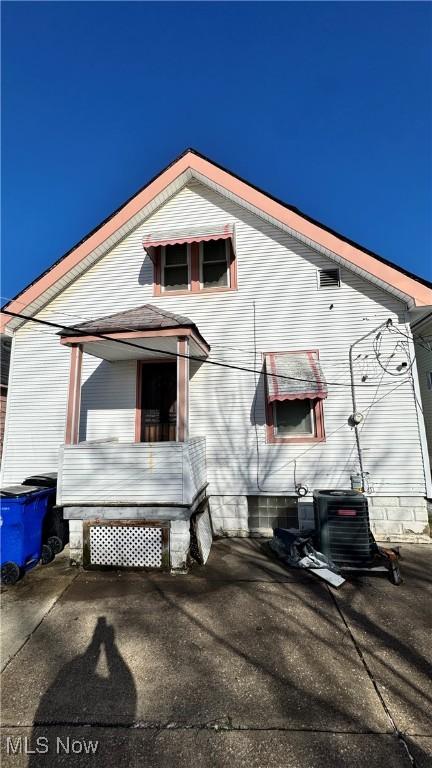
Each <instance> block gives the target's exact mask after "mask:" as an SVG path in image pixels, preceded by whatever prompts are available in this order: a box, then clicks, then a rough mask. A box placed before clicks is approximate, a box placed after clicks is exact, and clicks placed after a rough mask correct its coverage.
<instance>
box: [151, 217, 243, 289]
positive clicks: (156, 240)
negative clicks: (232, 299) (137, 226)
mask: <svg viewBox="0 0 432 768" xmlns="http://www.w3.org/2000/svg"><path fill="white" fill-rule="evenodd" d="M144 248H145V249H146V250H147V252H148V253H149V256H150V258H151V260H152V262H153V275H154V281H153V295H154V296H169V295H178V294H183V293H184V294H186V293H201V292H202V293H212V292H215V291H232V290H236V288H237V265H236V257H235V250H234V226H233V225H230V224H227V225H224V226H219V227H214V228H207V229H205V228H204V229H202V228H200V229H199V230H197V229H192V228H191V229H189V230H186V231H185V230H182V231H178V230H177V231H170V232H166V231H165V232H158V233H155V234H153V235H148V236H147V237H146V238H145V239H144Z"/></svg>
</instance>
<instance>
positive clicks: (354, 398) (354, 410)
mask: <svg viewBox="0 0 432 768" xmlns="http://www.w3.org/2000/svg"><path fill="white" fill-rule="evenodd" d="M389 325H392V320H391V319H390V318H389V319H388V320H386V321H385V323H381V325H378V326H377V327H376V328H374V329H373V330H372V331H369V332H368V333H365V335H364V336H362V337H361V338H360V339H357V341H354V343H353V344H351V346H350V349H349V366H350V377H351V397H352V405H353V415H354V414H355V413H356V412H357V398H356V391H355V383H354V367H353V350H354V347H355V346H356V344H360V342H361V341H364V340H365V339H367V338H368V337H369V336H372V334H374V333H377V332H378V331H379V330H380V329H381V328H384V327H386V328H388V327H389ZM353 426H354V433H355V441H356V445H357V455H358V461H359V467H360V475H361V480H362V487H363V491H365V490H366V489H365V482H364V478H365V472H364V466H363V455H362V450H361V444H360V433H359V428H358V424H356V423H355V422H354V423H353Z"/></svg>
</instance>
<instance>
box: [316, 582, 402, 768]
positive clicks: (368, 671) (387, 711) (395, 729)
mask: <svg viewBox="0 0 432 768" xmlns="http://www.w3.org/2000/svg"><path fill="white" fill-rule="evenodd" d="M327 591H328V592H329V594H330V597H331V599H332V601H333V603H334V606H335V608H336V610H337V612H338V614H339V616H340V618H341V620H342V622H343V624H344V626H345V627H346V630H347V632H348V635H349V637H350V638H351V642H352V644H353V646H354V648H355V650H356V652H357V655H358V657H359V659H360V661H361V663H362V665H363V667H364V669H365V671H366V674H367V675H368V677H369V679H370V681H371V683H372V685H373V687H374V690H375V693H376V695H377V696H378V699H379V701H380V703H381V706H382V708H383V710H384V712H385V714H386V715H387V718H388V720H389V722H390V725H391V727H392V729H393V733H394V735H395V736H396V737H397V738H398V739H399V741H400V742H401V744H402V745H403V747H404V749H405V751H406V753H407V756H408V759H409V761H410V762H411V765H412V768H417V766H416V761H415V758H414V755H413V754H412V753H411V751H410V748H409V746H408V743H407V741H406V738H405V735H404V734H403V733H402V731H400V730H399V728H398V727H397V725H396V722H395V720H394V718H393V715H392V713H391V712H390V709H389V707H388V706H387V704H386V702H385V699H384V697H383V695H382V693H381V691H380V689H379V686H378V683H377V681H376V680H375V677H374V674H373V672H372V670H371V669H370V667H369V665H368V663H367V661H366V659H365V656H364V654H363V651H362V649H361V648H360V645H359V644H358V642H357V640H356V639H355V637H354V633H353V632H352V630H351V627H350V626H349V624H348V622H347V620H346V619H345V616H344V614H343V612H342V609H341V608H340V606H339V603H338V601H337V599H336V595H335V594H334V592H333V591H332V590H331V589H330V587H327Z"/></svg>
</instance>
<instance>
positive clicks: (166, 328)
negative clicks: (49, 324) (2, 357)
mask: <svg viewBox="0 0 432 768" xmlns="http://www.w3.org/2000/svg"><path fill="white" fill-rule="evenodd" d="M58 335H59V336H60V337H61V343H62V344H67V345H70V344H81V345H82V346H83V349H84V351H85V352H86V353H87V354H90V355H94V356H95V357H100V358H103V359H105V360H124V359H133V358H146V357H155V356H156V357H157V356H162V357H164V358H166V357H167V355H166V352H168V353H169V352H171V351H172V352H174V351H175V350H176V342H177V338H178V337H182V336H184V337H189V340H190V342H191V348H190V354H192V355H196V356H200V357H203V356H204V357H206V356H207V355H208V353H209V352H210V346H209V344H207V342H206V340H205V339H204V337H203V336H202V335H201V333H200V332H199V330H198V328H197V326H196V325H195V323H194V322H193V320H190V319H189V318H188V317H184V316H183V315H176V314H174V313H173V312H168V311H167V310H161V309H159V308H158V307H154V306H152V305H151V304H143V305H142V306H141V307H136V308H135V309H129V310H126V311H125V312H117V313H115V314H113V315H106V316H104V317H100V318H96V319H95V320H89V321H87V322H85V323H80V324H79V325H74V326H73V328H70V329H68V330H63V331H60V332H59V334H58ZM119 341H120V342H127V343H120V344H119V343H117V342H119Z"/></svg>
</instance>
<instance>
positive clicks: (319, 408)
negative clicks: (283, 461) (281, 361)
mask: <svg viewBox="0 0 432 768" xmlns="http://www.w3.org/2000/svg"><path fill="white" fill-rule="evenodd" d="M300 352H306V353H307V354H308V356H309V357H310V360H311V361H312V360H313V359H314V355H316V356H317V357H319V350H318V349H297V350H292V351H289V352H271V353H265V354H264V355H263V358H264V363H265V361H266V360H267V359H270V365H271V367H272V371H271V373H276V369H275V367H274V366H275V364H274V357H275V355H280V354H299V353H300ZM276 392H277V384H276ZM324 397H326V394H324ZM284 400H311V402H312V408H313V412H314V425H315V434H314V435H311V436H310V437H279V436H278V435H276V433H275V425H274V422H273V403H275V402H283V401H284ZM265 408H266V442H267V443H270V444H278V443H324V442H325V439H326V438H325V429H324V406H323V398H320V397H317V393H316V392H313V393H312V394H311V396H310V395H308V394H306V395H303V393H302V397H292V396H289V397H286V396H282V397H273V398H271V399H270V397H269V394H268V388H267V378H266V379H265Z"/></svg>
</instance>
